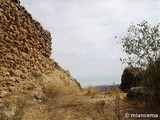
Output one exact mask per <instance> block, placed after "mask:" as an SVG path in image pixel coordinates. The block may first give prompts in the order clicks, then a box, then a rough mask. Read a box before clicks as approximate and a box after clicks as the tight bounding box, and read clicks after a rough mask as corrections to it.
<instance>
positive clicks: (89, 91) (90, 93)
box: [84, 86, 101, 97]
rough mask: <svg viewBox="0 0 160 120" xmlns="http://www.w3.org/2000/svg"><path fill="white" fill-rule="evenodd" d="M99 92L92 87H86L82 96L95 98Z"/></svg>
mask: <svg viewBox="0 0 160 120" xmlns="http://www.w3.org/2000/svg"><path fill="white" fill-rule="evenodd" d="M100 92H101V91H100V90H99V89H96V88H94V87H92V86H88V87H87V89H86V90H84V95H87V96H92V97H93V96H95V95H98V94H99V93H100Z"/></svg>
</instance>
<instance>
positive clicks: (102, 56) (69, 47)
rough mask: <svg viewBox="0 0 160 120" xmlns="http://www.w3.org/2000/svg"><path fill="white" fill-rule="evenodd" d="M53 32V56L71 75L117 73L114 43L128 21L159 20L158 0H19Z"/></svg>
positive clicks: (117, 48)
mask: <svg viewBox="0 0 160 120" xmlns="http://www.w3.org/2000/svg"><path fill="white" fill-rule="evenodd" d="M21 4H22V5H23V6H24V7H25V8H26V9H27V10H28V11H29V12H30V13H31V14H32V16H33V18H34V19H36V20H38V21H39V22H40V23H41V24H42V25H43V26H44V28H45V29H48V30H49V31H50V32H51V34H52V38H53V40H52V42H53V45H52V49H53V54H52V58H54V59H55V60H56V61H57V62H58V63H59V64H60V65H61V66H62V67H63V68H65V69H69V70H70V72H71V75H72V76H74V77H77V76H120V75H121V74H122V68H123V66H122V65H121V62H120V60H119V58H120V57H121V56H123V55H124V54H123V53H122V52H121V46H120V45H118V44H117V40H116V39H115V36H117V37H118V38H119V39H120V38H121V37H123V36H125V34H126V31H127V28H128V27H129V26H130V25H131V23H139V22H142V21H143V20H147V21H148V22H149V23H151V24H152V25H154V24H157V23H158V22H160V0H21Z"/></svg>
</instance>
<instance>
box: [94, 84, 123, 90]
mask: <svg viewBox="0 0 160 120" xmlns="http://www.w3.org/2000/svg"><path fill="white" fill-rule="evenodd" d="M119 85H120V84H116V85H99V86H94V88H96V89H100V90H101V91H106V90H108V89H109V88H115V87H119Z"/></svg>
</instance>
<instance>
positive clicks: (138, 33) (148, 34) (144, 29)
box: [121, 21, 160, 67]
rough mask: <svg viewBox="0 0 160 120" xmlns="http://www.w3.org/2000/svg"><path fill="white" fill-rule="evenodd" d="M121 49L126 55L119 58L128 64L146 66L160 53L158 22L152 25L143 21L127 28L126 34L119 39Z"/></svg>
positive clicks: (159, 28)
mask: <svg viewBox="0 0 160 120" xmlns="http://www.w3.org/2000/svg"><path fill="white" fill-rule="evenodd" d="M121 43H122V46H123V48H122V50H123V51H124V52H125V53H126V54H127V55H128V58H127V59H121V61H122V63H127V64H128V65H129V66H135V67H147V66H148V65H150V64H153V63H154V61H156V60H157V59H158V56H159V53H160V24H157V25H155V26H153V27H150V25H149V24H148V23H147V22H146V21H143V22H142V23H140V24H137V25H131V26H130V27H129V28H128V33H127V35H126V36H125V37H124V38H122V39H121Z"/></svg>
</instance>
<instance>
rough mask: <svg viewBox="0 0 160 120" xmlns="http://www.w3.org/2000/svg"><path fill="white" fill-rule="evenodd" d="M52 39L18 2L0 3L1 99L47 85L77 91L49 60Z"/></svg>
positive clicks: (16, 0) (55, 63)
mask: <svg viewBox="0 0 160 120" xmlns="http://www.w3.org/2000/svg"><path fill="white" fill-rule="evenodd" d="M51 39H52V38H51V34H50V33H49V32H48V31H47V30H45V29H43V28H42V26H41V25H40V23H39V22H37V21H35V20H34V19H33V18H32V16H31V15H30V14H29V13H28V12H27V11H26V10H25V8H24V7H22V6H21V5H20V2H19V0H0V98H1V97H2V96H4V94H3V93H6V91H11V92H13V91H14V92H15V91H18V92H19V91H20V90H22V91H26V90H30V89H31V88H32V87H33V86H36V85H37V86H36V88H37V89H41V88H42V87H43V84H44V83H45V82H46V81H52V82H53V83H54V84H58V85H59V86H61V87H62V88H66V87H68V88H69V89H71V90H73V91H75V90H78V91H79V87H78V85H77V83H76V82H75V80H74V79H73V78H72V77H71V76H70V75H69V74H68V72H67V71H65V70H64V69H63V68H61V67H60V66H59V65H58V63H57V62H55V61H54V60H53V59H50V55H51ZM0 101H1V99H0ZM0 103H1V102H0Z"/></svg>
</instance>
